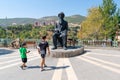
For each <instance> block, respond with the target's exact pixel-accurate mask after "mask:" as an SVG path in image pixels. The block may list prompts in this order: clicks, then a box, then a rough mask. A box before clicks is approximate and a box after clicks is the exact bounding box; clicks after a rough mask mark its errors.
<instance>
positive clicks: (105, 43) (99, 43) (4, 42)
mask: <svg viewBox="0 0 120 80" xmlns="http://www.w3.org/2000/svg"><path fill="white" fill-rule="evenodd" d="M12 41H13V40H12V39H0V47H7V46H10V45H11V42H12ZM25 41H28V42H29V41H34V42H35V43H36V45H38V43H39V42H40V40H39V39H25ZM48 42H49V44H50V45H52V41H51V40H49V41H48ZM75 45H76V46H80V45H82V46H96V47H120V42H119V41H109V40H77V42H76V43H75Z"/></svg>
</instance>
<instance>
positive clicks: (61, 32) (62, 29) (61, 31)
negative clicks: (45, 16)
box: [53, 12, 68, 50]
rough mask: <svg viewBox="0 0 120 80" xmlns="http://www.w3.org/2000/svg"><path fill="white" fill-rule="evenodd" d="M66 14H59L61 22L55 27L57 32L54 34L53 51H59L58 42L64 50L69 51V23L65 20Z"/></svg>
mask: <svg viewBox="0 0 120 80" xmlns="http://www.w3.org/2000/svg"><path fill="white" fill-rule="evenodd" d="M64 17H65V15H64V13H63V12H61V13H59V14H58V18H59V22H58V23H56V25H55V32H54V34H53V46H54V47H53V50H54V49H57V45H58V42H59V43H60V45H61V46H62V47H63V48H64V50H66V49H67V31H68V22H67V21H65V20H64Z"/></svg>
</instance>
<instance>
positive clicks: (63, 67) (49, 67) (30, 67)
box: [27, 65, 70, 71]
mask: <svg viewBox="0 0 120 80" xmlns="http://www.w3.org/2000/svg"><path fill="white" fill-rule="evenodd" d="M68 67H70V66H68V65H66V66H58V67H56V66H47V67H45V70H44V71H50V70H58V69H65V68H68ZM27 68H28V69H37V68H39V69H40V66H28V67H27Z"/></svg>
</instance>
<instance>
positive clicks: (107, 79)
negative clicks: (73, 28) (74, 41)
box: [0, 48, 120, 80]
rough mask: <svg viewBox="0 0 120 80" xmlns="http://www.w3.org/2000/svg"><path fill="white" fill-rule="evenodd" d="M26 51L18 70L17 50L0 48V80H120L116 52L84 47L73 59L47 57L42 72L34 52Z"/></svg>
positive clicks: (119, 58)
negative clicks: (25, 59)
mask: <svg viewBox="0 0 120 80" xmlns="http://www.w3.org/2000/svg"><path fill="white" fill-rule="evenodd" d="M29 50H30V51H31V52H30V53H29V54H27V55H28V62H27V66H28V67H27V68H26V69H25V70H22V69H21V68H20V65H21V59H20V55H19V51H18V49H7V48H0V80H120V50H119V49H115V50H114V49H104V48H101V49H93V48H92V49H88V48H87V49H86V48H85V53H84V54H82V55H79V56H76V57H71V58H52V57H47V58H46V63H47V65H48V67H46V68H45V71H43V72H41V69H40V66H39V65H40V60H41V59H40V55H39V54H38V52H37V49H29ZM51 54H52V53H51Z"/></svg>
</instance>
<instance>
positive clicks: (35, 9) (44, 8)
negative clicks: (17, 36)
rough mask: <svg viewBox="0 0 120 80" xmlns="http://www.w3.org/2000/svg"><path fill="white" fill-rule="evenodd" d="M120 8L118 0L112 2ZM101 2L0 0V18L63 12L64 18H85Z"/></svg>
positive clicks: (80, 0) (83, 0)
mask: <svg viewBox="0 0 120 80" xmlns="http://www.w3.org/2000/svg"><path fill="white" fill-rule="evenodd" d="M114 1H115V3H117V7H119V8H120V0H114ZM101 4H102V0H0V18H5V17H6V16H7V17H8V18H23V17H26V18H41V17H44V16H54V15H57V14H58V13H59V12H64V13H65V15H66V16H70V15H74V14H80V15H83V16H87V12H88V9H89V8H91V7H95V6H99V5H101Z"/></svg>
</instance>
